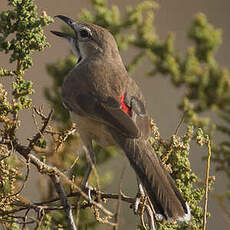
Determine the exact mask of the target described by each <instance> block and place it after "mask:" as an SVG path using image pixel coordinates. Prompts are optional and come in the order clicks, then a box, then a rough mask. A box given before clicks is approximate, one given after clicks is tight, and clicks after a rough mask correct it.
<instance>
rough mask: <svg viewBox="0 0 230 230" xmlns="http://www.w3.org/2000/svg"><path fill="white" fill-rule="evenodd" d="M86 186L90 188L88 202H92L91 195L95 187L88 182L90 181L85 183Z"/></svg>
mask: <svg viewBox="0 0 230 230" xmlns="http://www.w3.org/2000/svg"><path fill="white" fill-rule="evenodd" d="M85 188H86V189H87V190H88V202H89V203H91V202H92V196H91V191H92V190H93V187H92V186H91V185H89V184H88V182H87V183H86V185H85Z"/></svg>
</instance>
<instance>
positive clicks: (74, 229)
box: [51, 175, 77, 230]
mask: <svg viewBox="0 0 230 230" xmlns="http://www.w3.org/2000/svg"><path fill="white" fill-rule="evenodd" d="M51 179H52V181H53V184H54V187H55V189H56V192H57V193H58V195H59V197H60V200H61V203H62V205H63V207H64V210H65V213H66V217H67V223H68V229H70V230H77V226H76V224H75V222H74V218H73V213H72V209H71V207H70V204H69V201H68V199H67V197H66V194H65V191H64V188H63V186H62V184H61V182H60V178H59V176H57V175H51Z"/></svg>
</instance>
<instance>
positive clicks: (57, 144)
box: [0, 0, 230, 230]
mask: <svg viewBox="0 0 230 230" xmlns="http://www.w3.org/2000/svg"><path fill="white" fill-rule="evenodd" d="M91 2H92V6H93V11H94V12H91V11H88V10H86V9H85V10H83V11H82V13H81V15H80V16H79V19H80V20H83V21H88V22H92V23H96V24H98V25H101V26H103V27H106V28H108V29H109V30H110V31H111V32H112V33H113V35H114V36H115V38H116V40H117V43H118V46H119V49H120V50H127V49H130V48H134V49H135V50H136V51H137V55H136V56H135V57H133V60H132V61H131V62H130V63H129V64H128V66H127V69H128V71H130V72H131V71H135V69H136V68H137V67H138V64H139V63H140V62H141V61H142V60H143V59H148V60H149V61H150V63H151V67H152V69H151V71H150V72H148V73H147V74H148V75H150V76H154V75H156V74H161V75H162V76H168V77H170V79H171V82H172V84H173V85H174V86H176V87H182V86H183V87H184V88H185V95H184V96H183V98H182V99H181V103H180V109H181V111H182V113H183V114H184V117H185V120H186V121H187V122H188V123H189V125H188V126H187V131H186V133H185V134H184V135H183V136H181V137H179V136H178V135H176V134H174V135H172V137H171V138H170V139H169V140H163V139H162V138H161V137H160V134H159V132H158V130H157V128H156V126H155V125H153V127H152V128H153V138H151V141H152V144H153V148H154V149H155V151H156V152H157V154H158V155H159V156H160V157H161V159H162V161H163V163H164V164H165V166H166V167H167V168H168V170H169V171H170V172H171V174H172V176H173V177H174V179H175V181H176V183H177V185H178V187H179V189H180V190H181V191H182V193H183V196H184V197H185V199H186V201H187V202H188V204H189V206H190V207H191V211H192V216H193V217H192V220H191V222H189V223H184V224H183V225H177V224H175V223H173V224H170V223H164V222H163V223H162V222H158V223H157V226H158V229H162V230H163V229H178V230H179V229H184V228H185V227H189V229H201V227H202V225H203V217H204V215H206V214H207V213H204V212H203V209H202V208H201V207H200V206H199V205H200V201H201V199H202V197H203V195H204V193H205V189H204V188H203V187H207V186H208V187H209V186H210V185H211V184H212V183H213V178H209V179H210V181H209V184H208V185H207V184H205V186H201V185H200V179H199V178H198V177H197V176H196V175H195V174H194V173H193V172H192V170H191V168H190V163H189V160H188V156H189V152H190V147H191V142H192V140H196V141H197V142H198V144H203V145H205V146H207V143H208V138H207V136H205V135H204V133H203V131H201V129H198V131H197V132H195V130H197V129H196V128H197V127H201V128H202V129H204V130H206V132H208V133H209V134H210V136H212V133H213V131H214V130H215V129H217V130H219V131H221V132H222V133H224V134H226V135H227V136H228V135H229V134H230V130H229V128H228V127H229V123H230V119H229V111H230V110H229V101H230V98H229V97H230V94H229V86H230V81H229V73H228V70H226V69H223V68H221V67H220V66H219V65H218V62H217V61H216V59H215V56H214V54H215V52H216V50H217V48H218V46H219V44H220V43H221V31H220V30H217V29H215V28H214V27H213V26H212V25H211V24H209V23H208V21H207V19H206V17H205V15H203V14H198V15H197V16H196V17H195V19H194V21H193V23H192V25H191V28H190V30H189V33H188V37H189V39H190V40H191V41H193V43H194V45H193V46H192V47H189V48H188V49H187V51H186V55H185V56H183V55H182V54H179V53H178V52H177V51H175V48H174V35H173V34H169V35H168V38H167V39H166V40H165V41H163V40H161V39H160V38H159V37H158V35H157V32H156V29H155V27H154V11H155V10H156V9H157V4H156V3H155V2H154V1H150V0H148V1H141V3H139V4H138V5H137V6H135V7H128V8H127V9H126V11H125V14H124V16H121V14H120V10H119V8H118V7H117V6H115V5H113V6H112V7H111V8H110V7H109V6H108V4H107V2H106V1H105V0H91ZM8 4H9V7H10V10H7V11H3V12H1V14H0V51H1V52H5V54H9V62H11V63H15V69H13V70H9V69H7V68H5V67H0V77H2V78H3V77H4V78H7V79H9V81H10V82H11V83H12V90H11V91H6V89H5V88H4V86H3V85H2V84H0V122H1V126H0V132H1V138H0V171H1V173H0V191H1V193H0V198H1V201H0V213H1V215H0V222H1V223H2V224H3V225H4V226H5V227H6V228H8V229H20V227H21V226H23V227H25V226H26V225H27V224H28V223H29V221H31V223H34V222H33V221H32V219H31V218H29V217H28V213H29V212H30V210H31V209H32V210H34V211H35V213H36V214H37V216H36V218H37V221H36V228H37V229H53V225H55V226H56V229H63V228H68V227H67V221H66V213H63V212H62V211H61V210H60V202H61V204H62V205H63V202H62V197H61V196H60V197H59V198H57V199H56V195H54V194H55V193H54V191H55V190H56V191H58V189H57V187H58V186H60V183H59V182H58V180H57V178H56V179H55V176H57V175H58V176H59V177H61V178H62V179H63V178H64V179H65V180H64V179H63V180H64V181H63V182H62V184H63V186H65V191H66V193H67V195H69V196H71V197H72V198H71V201H72V202H71V204H72V207H73V210H79V209H78V205H80V206H81V207H82V209H80V214H79V213H78V211H76V213H74V217H75V218H76V219H77V222H78V225H79V228H80V229H85V225H86V224H88V227H90V228H94V227H95V224H96V221H95V219H96V220H97V222H101V223H110V222H109V221H108V218H107V217H108V216H105V217H104V216H100V215H99V212H98V209H99V207H98V206H96V205H95V204H89V203H87V202H86V200H85V199H80V198H79V195H82V194H81V193H79V190H78V187H77V185H79V184H80V181H81V179H82V176H83V175H84V172H85V170H86V163H85V162H86V161H85V159H84V157H82V156H81V155H80V156H78V158H77V161H76V162H75V156H74V154H72V153H73V152H75V151H76V149H77V148H78V147H79V146H80V143H79V139H78V138H77V137H76V136H74V135H72V134H73V132H74V130H75V127H74V126H71V122H70V120H69V115H68V112H67V111H66V110H65V109H64V107H63V106H62V104H61V98H60V94H59V92H60V91H59V90H60V87H61V85H62V82H63V79H64V77H65V76H66V74H67V73H68V72H69V70H70V69H71V68H72V67H73V66H74V64H75V62H76V60H75V58H74V57H73V55H72V54H70V55H69V56H68V57H66V58H65V59H64V60H59V61H58V62H57V63H55V64H49V65H48V67H47V70H48V73H49V74H50V76H51V77H52V79H53V86H52V88H51V89H45V96H46V98H47V100H48V102H49V103H50V104H51V106H52V108H53V110H54V115H53V119H54V120H55V121H56V122H57V123H56V126H55V127H51V126H49V125H48V124H49V122H50V119H51V114H52V113H50V114H49V115H48V116H45V115H44V113H43V111H42V110H41V109H34V110H33V111H34V113H33V118H34V120H36V119H37V118H38V117H39V118H40V120H41V122H40V123H41V124H40V126H39V130H38V132H37V134H36V135H34V136H33V137H28V145H21V144H20V143H19V141H18V137H17V133H16V131H17V130H18V129H20V128H21V129H23V125H22V124H21V123H20V120H19V118H18V115H19V113H21V112H23V111H24V110H28V109H31V108H32V106H33V102H32V100H31V98H30V95H31V94H32V93H34V90H33V89H32V81H28V80H25V79H24V74H25V71H26V70H27V69H28V68H30V67H31V66H32V58H31V54H32V53H33V52H35V51H42V50H43V49H44V48H46V47H47V46H48V43H47V42H46V39H45V36H44V34H43V31H42V27H43V26H46V25H48V24H49V23H51V22H52V19H51V18H50V17H49V16H47V15H46V13H45V12H44V13H43V15H42V16H39V15H38V13H37V7H36V5H35V4H34V1H33V0H8ZM63 30H65V31H66V30H68V29H67V28H66V27H64V28H63ZM127 31H129V32H127ZM9 98H12V100H10V99H9ZM209 110H212V111H214V112H215V113H217V114H218V115H219V116H220V117H221V118H222V119H223V120H224V121H225V122H226V124H224V125H219V124H218V125H216V124H215V123H214V122H213V121H210V120H209V119H208V118H206V117H202V116H201V115H200V114H201V113H202V112H205V111H209ZM36 124H37V123H36ZM191 124H192V125H191ZM229 146H230V143H229V142H228V141H225V142H222V143H220V144H218V143H213V148H214V149H215V155H214V160H215V161H216V162H217V163H218V169H219V170H224V171H225V172H226V174H227V175H228V176H230V171H229V169H230V167H229V166H230V158H229V151H230V148H229ZM13 150H15V151H17V152H18V153H19V154H20V155H21V156H23V157H24V158H25V160H26V163H27V170H26V171H27V173H26V175H25V176H24V177H23V176H22V173H21V172H20V170H19V169H20V168H22V167H23V166H22V165H21V164H20V163H19V161H18V159H17V157H16V156H15V154H14V151H13ZM95 151H96V152H97V155H98V163H99V164H102V163H105V162H106V161H107V160H109V159H111V157H113V156H115V155H117V150H116V149H101V148H100V147H99V146H97V145H96V144H95ZM32 153H36V155H37V156H40V157H39V158H40V159H38V158H35V156H34V155H33V154H32ZM99 156H100V158H99ZM47 162H48V164H52V165H55V166H56V167H57V168H51V167H49V166H48V165H46V163H47ZM30 164H33V165H35V166H36V167H37V169H38V171H39V172H40V173H43V174H46V175H47V176H49V177H50V178H51V181H52V182H53V183H49V182H47V179H45V183H47V184H48V186H47V187H48V188H47V190H48V192H44V191H42V190H41V195H42V199H43V201H42V202H41V203H34V202H31V201H25V200H24V198H23V197H22V196H21V191H22V190H23V186H24V184H25V182H26V180H27V177H28V175H29V168H30V166H29V165H30ZM71 165H74V166H73V167H72V166H71ZM69 168H71V171H68V173H69V175H68V176H69V178H70V180H67V179H66V177H65V176H64V175H63V173H62V172H60V171H58V169H60V170H65V169H69ZM95 174H96V173H95ZM104 177H105V178H103V177H101V178H100V180H101V181H103V179H106V178H110V176H109V174H106V175H104ZM93 179H94V181H92V183H94V184H96V186H97V189H99V188H98V183H97V176H96V175H95V177H94V178H93ZM19 182H21V183H19ZM43 182H44V178H42V177H41V183H43ZM21 184H22V186H19V185H21ZM76 194H77V195H76ZM98 194H99V195H98ZM103 195H104V196H105V197H106V196H108V194H101V191H98V190H97V191H94V194H93V198H94V200H98V199H100V196H103ZM52 199H56V200H52ZM103 201H104V200H102V201H101V202H103ZM67 205H68V202H67ZM63 206H64V205H63ZM63 206H61V207H63ZM20 207H23V208H24V209H23V210H24V211H25V213H24V216H23V215H22V216H21V217H18V216H17V215H16V214H17V212H18V210H20ZM64 207H65V206H64ZM87 207H90V209H89V210H88V209H86V208H87ZM89 213H91V216H89ZM13 214H15V215H13ZM207 215H209V214H207ZM27 220H28V223H27V222H26V221H27ZM23 222H24V224H19V223H23ZM141 228H143V226H141Z"/></svg>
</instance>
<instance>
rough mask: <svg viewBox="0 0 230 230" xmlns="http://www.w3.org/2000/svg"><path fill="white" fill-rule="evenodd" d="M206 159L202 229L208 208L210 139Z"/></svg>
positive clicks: (205, 222)
mask: <svg viewBox="0 0 230 230" xmlns="http://www.w3.org/2000/svg"><path fill="white" fill-rule="evenodd" d="M207 145H208V159H207V167H206V178H205V194H204V206H203V212H204V216H203V227H202V230H205V229H206V224H207V209H208V190H209V186H208V185H209V183H208V182H209V171H210V161H211V155H212V149H211V141H210V140H208V143H207Z"/></svg>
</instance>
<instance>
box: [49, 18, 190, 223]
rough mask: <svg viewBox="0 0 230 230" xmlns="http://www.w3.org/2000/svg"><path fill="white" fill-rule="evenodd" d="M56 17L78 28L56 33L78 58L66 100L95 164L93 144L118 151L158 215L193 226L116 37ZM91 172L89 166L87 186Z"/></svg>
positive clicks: (65, 85) (65, 89)
mask: <svg viewBox="0 0 230 230" xmlns="http://www.w3.org/2000/svg"><path fill="white" fill-rule="evenodd" d="M57 17H58V18H60V19H61V20H63V21H64V22H65V23H66V24H67V25H69V26H70V27H71V28H72V29H73V31H74V35H69V34H66V33H62V32H57V31H51V32H52V33H53V34H55V35H57V36H59V37H63V38H65V39H66V40H67V41H68V43H69V44H70V46H71V49H72V51H73V53H74V54H75V55H76V56H77V57H78V62H77V64H76V66H75V67H74V68H73V69H72V71H70V73H69V74H68V76H67V77H66V78H65V80H64V83H63V85H62V93H61V94H62V100H63V103H64V105H65V107H66V108H67V109H68V110H69V111H70V114H71V118H72V121H73V122H75V123H76V124H77V128H78V132H79V134H80V137H81V139H82V141H83V143H84V145H85V147H86V148H87V151H88V153H89V155H90V157H91V161H92V162H93V163H95V156H94V152H93V147H92V140H95V141H96V142H97V143H98V144H100V145H101V146H108V145H116V146H119V147H120V148H121V149H122V150H123V151H124V153H125V154H126V156H127V158H128V160H129V162H130V164H131V166H132V168H133V169H134V171H135V172H136V174H137V177H138V178H139V180H140V182H141V184H142V185H143V187H144V189H145V190H146V192H147V194H148V196H149V198H150V200H151V203H152V205H153V207H154V211H155V212H156V214H158V215H159V216H161V217H162V218H164V219H166V220H169V221H170V220H179V221H188V220H189V219H190V210H189V207H188V205H187V203H186V202H185V201H184V199H183V198H182V196H181V193H180V192H179V190H178V188H177V187H176V185H175V183H174V181H173V179H172V178H171V176H170V175H169V173H168V172H167V170H166V169H165V168H164V166H163V165H162V163H161V162H160V160H159V159H158V157H157V155H156V154H155V153H154V150H153V148H152V146H151V144H150V143H149V141H148V137H149V136H150V118H149V116H148V114H147V112H146V106H145V100H144V97H143V95H142V92H141V90H140V88H139V87H138V86H137V84H136V83H135V81H134V80H133V79H132V78H130V77H129V76H128V74H127V71H126V69H125V66H124V64H123V62H122V59H121V57H120V54H119V50H118V47H117V44H116V41H115V39H114V37H113V36H112V34H111V33H110V32H109V31H108V30H106V29H104V28H102V27H100V26H97V25H94V24H90V23H85V22H77V21H75V20H72V19H70V18H68V17H65V16H62V15H58V16H57ZM91 169H92V164H89V169H88V171H87V175H86V177H85V181H84V184H86V183H87V181H88V177H89V175H90V172H91Z"/></svg>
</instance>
